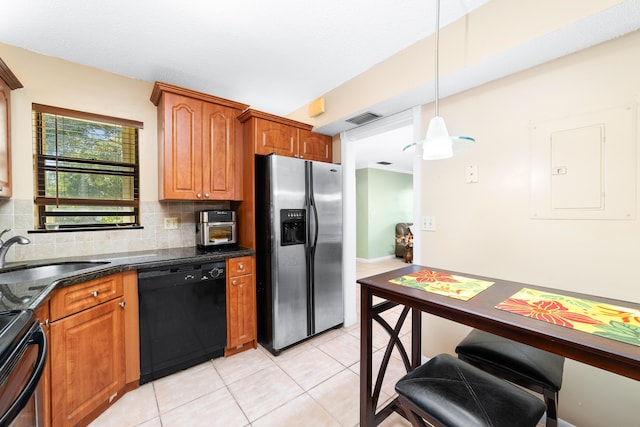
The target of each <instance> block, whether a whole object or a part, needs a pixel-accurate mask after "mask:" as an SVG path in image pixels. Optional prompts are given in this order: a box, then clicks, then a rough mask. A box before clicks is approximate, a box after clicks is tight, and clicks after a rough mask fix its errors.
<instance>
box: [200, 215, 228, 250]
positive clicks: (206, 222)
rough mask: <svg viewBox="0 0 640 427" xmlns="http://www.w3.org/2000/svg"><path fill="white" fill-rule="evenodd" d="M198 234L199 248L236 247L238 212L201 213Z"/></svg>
mask: <svg viewBox="0 0 640 427" xmlns="http://www.w3.org/2000/svg"><path fill="white" fill-rule="evenodd" d="M196 232H197V239H198V246H202V247H210V246H219V245H234V244H236V243H237V242H238V240H237V224H236V212H235V211H232V210H208V211H200V213H199V219H198V225H197V226H196Z"/></svg>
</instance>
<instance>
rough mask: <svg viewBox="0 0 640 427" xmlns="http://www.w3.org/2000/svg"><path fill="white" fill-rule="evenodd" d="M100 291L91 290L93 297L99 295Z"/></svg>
mask: <svg viewBox="0 0 640 427" xmlns="http://www.w3.org/2000/svg"><path fill="white" fill-rule="evenodd" d="M99 293H100V292H98V291H93V292H91V296H92V297H97V296H98V294H99Z"/></svg>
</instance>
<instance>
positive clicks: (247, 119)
mask: <svg viewBox="0 0 640 427" xmlns="http://www.w3.org/2000/svg"><path fill="white" fill-rule="evenodd" d="M238 119H239V120H240V121H241V122H242V123H243V124H244V126H245V147H247V146H251V145H253V150H254V153H255V154H262V155H267V154H271V153H276V154H279V155H282V156H289V157H299V158H301V159H306V160H318V161H321V162H331V161H332V155H333V153H332V150H331V146H332V144H331V137H330V136H326V135H322V134H319V133H315V132H311V129H312V126H311V125H308V124H306V123H302V122H297V121H295V120H290V119H287V118H284V117H279V116H274V115H272V114H268V113H264V112H262V111H256V110H251V109H249V110H246V111H245V112H244V113H242V114H241V115H240V117H238Z"/></svg>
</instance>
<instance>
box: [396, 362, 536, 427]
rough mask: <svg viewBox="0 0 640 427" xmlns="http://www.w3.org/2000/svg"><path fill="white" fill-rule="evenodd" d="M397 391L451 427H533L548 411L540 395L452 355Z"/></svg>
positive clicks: (420, 369) (421, 370)
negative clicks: (539, 397) (538, 396)
mask: <svg viewBox="0 0 640 427" xmlns="http://www.w3.org/2000/svg"><path fill="white" fill-rule="evenodd" d="M396 391H397V392H398V394H399V395H401V396H402V397H404V398H405V399H407V400H408V401H409V402H410V403H411V404H413V405H414V406H416V407H418V408H420V409H421V410H422V411H424V412H426V413H427V414H429V415H430V416H432V417H433V418H434V419H435V420H437V421H438V422H440V423H442V424H443V425H445V426H460V427H462V426H464V427H472V426H492V427H502V426H504V427H525V426H526V427H532V426H535V425H536V424H537V422H538V421H539V420H540V418H541V417H542V414H543V413H544V411H545V405H544V403H543V402H542V400H540V399H538V398H537V397H535V396H534V395H532V394H530V393H528V392H526V391H524V390H522V389H520V388H518V387H516V386H514V385H513V384H510V383H508V382H506V381H504V380H502V379H500V378H497V377H495V376H493V375H491V374H488V373H486V372H484V371H482V370H481V369H478V368H476V367H475V366H471V365H470V364H468V363H466V362H463V361H461V360H460V359H456V358H455V357H453V356H451V355H448V354H440V355H438V356H436V357H434V358H432V359H431V360H429V361H428V362H427V363H425V364H423V365H421V366H419V367H418V368H416V369H415V370H413V371H411V372H409V373H408V374H407V375H405V376H404V377H402V378H401V379H400V380H399V381H398V382H397V384H396Z"/></svg>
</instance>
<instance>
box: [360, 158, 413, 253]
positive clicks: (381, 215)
mask: <svg viewBox="0 0 640 427" xmlns="http://www.w3.org/2000/svg"><path fill="white" fill-rule="evenodd" d="M412 217H413V175H410V174H406V173H399V172H389V171H385V170H381V169H358V170H356V239H357V242H356V257H357V258H363V259H375V258H382V257H388V256H389V255H395V234H396V231H395V230H396V223H398V222H412Z"/></svg>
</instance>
